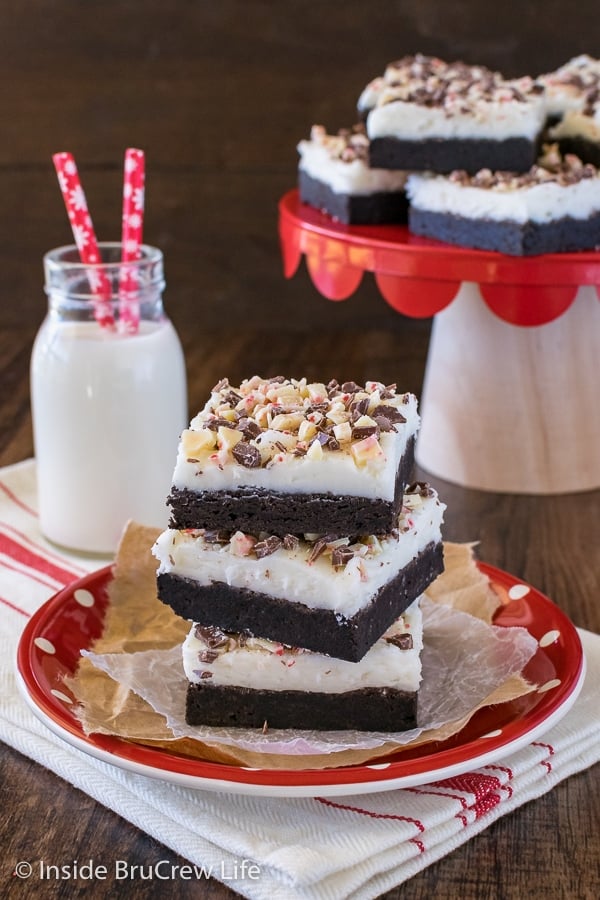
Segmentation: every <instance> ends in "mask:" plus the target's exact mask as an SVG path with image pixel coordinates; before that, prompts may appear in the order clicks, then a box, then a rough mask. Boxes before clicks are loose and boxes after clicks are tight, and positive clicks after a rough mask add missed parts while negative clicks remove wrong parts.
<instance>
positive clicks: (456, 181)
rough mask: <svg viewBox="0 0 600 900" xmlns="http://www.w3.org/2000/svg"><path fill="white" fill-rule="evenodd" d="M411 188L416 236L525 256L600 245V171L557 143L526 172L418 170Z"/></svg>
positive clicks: (411, 181) (410, 226) (413, 228)
mask: <svg viewBox="0 0 600 900" xmlns="http://www.w3.org/2000/svg"><path fill="white" fill-rule="evenodd" d="M407 190H408V193H409V196H410V202H411V208H410V214H409V228H410V230H411V231H412V232H413V233H415V234H420V235H424V236H427V237H432V238H437V239H438V240H442V241H446V242H448V243H452V244H460V245H462V246H466V247H475V248H478V249H485V250H496V251H499V252H501V253H508V254H512V255H520V256H525V255H533V254H538V253H560V252H567V251H576V250H585V249H593V248H594V247H596V246H598V245H600V173H599V172H598V170H597V169H596V168H595V167H594V166H593V165H591V164H589V163H588V164H583V163H582V162H581V160H580V159H579V158H578V157H575V156H573V155H572V154H567V155H566V156H564V157H562V156H561V155H560V154H559V153H558V150H557V148H556V146H551V147H547V148H546V151H545V154H544V156H542V157H541V158H540V161H539V164H537V165H535V166H534V167H532V169H531V170H530V171H529V172H528V173H526V174H524V175H515V174H514V173H512V172H491V171H490V170H489V169H484V170H482V171H480V172H478V173H477V174H476V175H475V176H469V175H468V174H467V173H466V172H464V171H459V172H453V173H452V174H451V175H450V176H449V177H447V178H444V177H442V176H439V175H438V176H433V175H421V174H419V175H411V176H410V178H409V182H408V186H407Z"/></svg>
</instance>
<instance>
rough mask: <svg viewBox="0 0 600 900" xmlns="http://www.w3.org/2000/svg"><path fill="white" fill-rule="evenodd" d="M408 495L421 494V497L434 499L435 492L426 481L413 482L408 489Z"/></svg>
mask: <svg viewBox="0 0 600 900" xmlns="http://www.w3.org/2000/svg"><path fill="white" fill-rule="evenodd" d="M406 493H407V494H419V496H420V497H433V495H434V490H433V488H432V487H431V485H430V484H428V483H427V482H426V481H413V483H412V484H409V485H408V487H407V488H406Z"/></svg>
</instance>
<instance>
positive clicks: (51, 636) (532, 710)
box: [17, 563, 585, 797]
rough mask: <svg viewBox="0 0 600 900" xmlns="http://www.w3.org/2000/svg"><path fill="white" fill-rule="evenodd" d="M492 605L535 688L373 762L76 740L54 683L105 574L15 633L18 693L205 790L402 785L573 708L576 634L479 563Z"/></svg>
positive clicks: (139, 762) (274, 791)
mask: <svg viewBox="0 0 600 900" xmlns="http://www.w3.org/2000/svg"><path fill="white" fill-rule="evenodd" d="M480 568H481V570H482V571H483V572H484V573H485V574H486V575H488V576H489V578H490V579H491V583H492V587H493V588H494V590H495V591H496V592H497V593H498V595H499V598H500V600H501V605H500V607H499V609H498V611H497V613H496V616H495V624H496V625H499V626H500V627H511V626H517V625H518V626H522V627H524V628H526V629H527V630H528V631H529V633H530V634H531V635H532V636H533V637H534V638H536V640H537V641H538V649H537V651H536V653H535V654H534V656H533V657H532V659H531V660H530V661H529V663H528V664H527V667H526V669H525V672H524V674H525V676H526V677H527V678H528V679H529V680H530V681H532V682H533V683H535V684H536V685H538V687H537V690H536V691H534V692H532V693H531V694H528V695H526V696H524V697H521V698H519V699H518V700H515V701H512V702H509V703H503V704H499V705H496V706H493V707H487V708H485V709H482V710H480V711H479V712H477V713H476V714H475V715H474V716H473V718H472V719H471V720H470V721H469V723H468V724H467V725H466V726H465V728H463V729H462V731H460V732H459V733H458V734H457V735H454V737H452V738H450V739H449V740H447V741H444V742H438V743H431V744H426V745H423V746H421V747H415V748H414V749H412V750H404V751H402V752H400V753H397V754H394V755H392V756H388V757H386V758H385V760H381V761H379V762H375V763H373V764H362V765H355V766H340V767H337V768H331V769H302V770H300V771H294V770H286V769H250V768H246V767H242V766H232V765H224V764H220V763H213V762H207V761H204V760H199V759H192V758H190V757H185V756H181V755H178V754H175V753H169V752H168V751H167V750H163V749H157V748H155V747H149V746H143V745H139V744H132V743H129V742H128V741H126V740H123V739H121V738H117V737H112V736H107V735H100V734H92V735H85V734H84V732H83V730H82V728H81V725H80V724H79V722H78V720H77V718H76V716H75V715H74V712H73V697H72V696H71V695H70V693H69V691H68V689H67V688H66V687H65V685H64V684H63V677H64V676H65V675H70V674H72V673H73V672H74V671H75V669H76V666H77V663H78V660H79V658H80V651H81V650H82V649H88V648H90V646H91V645H92V643H93V641H94V640H95V639H96V638H97V637H99V636H100V634H101V632H102V627H103V620H104V614H105V611H106V607H107V605H108V595H107V587H108V584H109V582H110V579H111V578H112V570H111V567H110V566H108V567H106V568H103V569H100V570H99V571H97V572H93V573H92V574H90V575H87V576H86V577H84V578H82V579H81V580H79V581H76V582H74V583H72V584H70V585H69V586H67V587H66V588H64V589H63V590H62V591H60V592H59V593H58V594H56V595H55V596H54V597H52V598H51V599H50V600H49V601H48V602H47V603H45V604H44V606H42V607H41V608H40V609H39V610H38V611H37V613H35V615H34V616H33V617H32V618H31V619H30V621H29V622H28V624H27V626H26V627H25V631H24V632H23V635H22V638H21V641H20V644H19V648H18V655H17V670H18V676H19V686H20V688H21V691H22V693H23V696H24V697H25V699H26V701H27V703H28V704H29V706H30V708H31V709H32V711H33V712H34V714H35V715H36V716H37V717H38V718H39V719H40V720H41V721H42V722H43V723H44V724H45V725H46V726H47V727H48V728H49V729H50V730H51V731H53V732H54V733H55V734H57V735H58V736H59V737H61V738H62V739H63V740H65V741H67V742H68V743H69V744H71V745H73V746H74V747H76V748H78V749H79V750H82V751H84V752H85V753H87V754H89V755H91V756H93V757H96V758H97V759H100V760H103V761H105V762H108V763H111V764H113V765H115V766H119V767H121V768H124V769H127V770H129V771H133V772H135V773H137V774H142V775H147V776H150V777H153V778H159V779H163V780H165V781H169V782H172V783H175V784H180V785H184V786H187V787H192V788H199V789H205V790H217V791H230V792H232V793H244V794H254V795H262V796H280V797H300V796H343V795H345V794H359V793H372V792H376V791H383V790H390V789H393V788H401V787H411V786H415V785H420V784H426V783H428V782H431V781H437V780H440V779H442V778H449V777H452V776H455V775H459V774H462V773H464V772H467V771H470V770H472V769H475V768H478V767H480V766H483V765H486V764H488V763H492V762H497V761H498V760H500V759H502V758H504V757H506V756H507V755H508V754H510V753H513V752H515V751H516V750H518V749H520V748H522V747H524V746H526V745H527V744H529V743H530V742H531V741H533V740H535V739H536V738H538V737H540V736H541V735H542V734H544V733H545V732H546V731H548V729H550V728H551V727H552V726H553V725H554V724H556V722H558V720H559V719H560V718H562V716H563V715H565V713H566V712H568V710H569V709H570V708H571V706H572V705H573V703H574V702H575V700H576V698H577V696H578V694H579V691H580V690H581V686H582V684H583V678H584V672H585V661H584V656H583V650H582V647H581V641H580V639H579V635H578V633H577V630H576V628H575V627H574V625H573V624H572V622H571V621H570V620H569V619H568V618H567V616H566V615H565V614H564V613H563V612H562V611H561V610H560V609H559V608H558V607H557V606H556V605H555V604H554V603H552V602H551V601H550V600H549V599H548V598H547V597H545V596H544V595H543V594H541V593H540V592H539V591H537V590H536V589H535V588H534V587H532V586H531V585H528V584H525V583H523V582H520V581H518V580H517V579H516V578H514V577H513V576H512V575H509V574H507V573H506V572H502V571H501V570H499V569H496V568H493V567H492V566H489V565H485V564H483V563H481V564H480Z"/></svg>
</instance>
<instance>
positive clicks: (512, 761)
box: [0, 460, 600, 900]
mask: <svg viewBox="0 0 600 900" xmlns="http://www.w3.org/2000/svg"><path fill="white" fill-rule="evenodd" d="M97 567H98V562H97V561H93V560H86V559H82V558H80V557H75V556H72V555H69V554H62V553H58V552H57V550H56V549H55V548H53V547H52V546H51V545H49V544H48V543H46V542H45V541H44V539H43V538H42V536H41V534H40V531H39V525H38V517H37V511H36V486H35V463H34V462H33V460H27V461H25V462H23V463H19V464H17V465H14V466H9V467H6V468H4V469H2V470H0V623H1V624H0V739H1V740H2V741H4V742H5V743H7V744H9V745H11V746H12V747H14V748H15V749H16V750H18V751H20V752H21V753H23V754H25V755H26V756H29V757H31V758H32V759H34V760H36V761H37V762H39V763H40V764H41V765H43V766H45V767H47V768H48V769H51V770H52V771H53V772H55V773H57V774H58V775H59V776H61V777H62V778H64V779H65V780H66V781H68V782H70V783H71V784H73V785H75V786H76V787H78V788H79V789H81V790H83V791H85V792H86V793H87V794H89V795H90V796H92V797H94V798H95V799H96V800H97V801H98V802H100V803H102V804H103V805H104V806H107V807H109V808H110V809H112V810H114V811H115V812H117V813H118V814H119V815H121V816H122V817H123V818H125V819H127V820H128V821H130V822H132V823H133V824H134V825H136V826H137V827H138V828H140V829H142V830H143V831H145V832H147V833H148V834H150V835H151V836H152V837H153V838H155V839H156V840H158V841H160V842H162V843H163V844H165V845H167V846H168V847H170V848H171V849H172V850H173V851H175V852H177V853H179V854H180V855H181V856H182V857H184V858H185V859H187V860H189V861H190V865H191V866H192V867H194V866H195V867H196V868H195V869H194V868H192V869H191V873H192V874H191V877H192V878H198V879H204V878H206V877H207V876H208V875H212V876H213V877H215V878H217V879H219V880H221V881H223V882H225V883H226V884H227V885H228V886H229V887H231V888H232V889H234V890H235V891H237V892H238V893H240V894H242V895H243V896H246V897H250V898H257V900H263V898H264V900H267V898H268V900H279V898H281V900H289V898H294V897H297V898H306V900H309V898H310V900H312V898H314V900H328V898H331V900H341V898H356V900H359V898H361V900H365V898H373V897H377V896H379V895H380V894H382V893H383V892H385V891H386V890H390V889H391V888H393V887H395V886H396V885H399V884H401V883H402V882H404V881H406V880H407V879H409V878H411V877H412V876H413V875H415V874H416V873H417V872H419V871H421V870H422V869H424V868H425V867H426V866H428V865H429V864H431V863H433V862H435V861H436V860H438V859H440V858H441V857H442V856H444V855H445V854H447V853H449V852H451V851H452V850H453V849H455V848H456V847H458V846H460V845H461V844H463V843H464V842H465V841H467V840H469V839H470V838H471V837H473V836H474V835H476V834H477V833H478V832H480V831H482V830H483V829H484V828H486V827H487V826H488V825H490V824H491V823H492V822H494V821H495V820H496V819H497V818H499V817H500V816H502V815H504V814H505V813H508V812H510V811H511V810H513V809H515V808H516V807H518V806H521V805H522V804H523V803H526V802H527V801H529V800H532V799H534V798H535V797H539V796H540V795H541V794H544V793H545V792H546V791H548V790H550V789H551V788H552V787H554V785H556V784H557V783H558V782H559V781H562V780H563V779H564V778H567V777H568V776H569V775H572V774H573V773H575V772H579V771H581V770H582V769H585V768H587V767H589V766H591V765H593V764H594V763H596V762H597V761H598V760H599V759H600V706H599V704H598V701H597V694H596V690H595V686H596V685H597V684H598V683H599V682H600V636H598V635H594V634H590V633H589V632H586V631H581V632H580V634H581V638H582V641H583V645H584V649H585V654H586V659H587V676H586V680H585V684H584V687H583V690H582V692H581V694H580V696H579V698H578V700H577V701H576V703H575V705H574V706H573V708H572V709H571V710H570V711H569V712H568V713H567V715H566V716H565V717H564V718H563V719H562V720H561V721H560V722H559V723H558V724H557V725H555V726H554V727H553V728H552V729H551V730H550V731H548V732H547V733H545V734H544V735H543V737H542V738H540V739H539V740H536V741H534V742H532V743H530V744H529V745H527V746H525V747H523V748H522V749H521V750H519V751H518V752H515V753H513V754H512V755H510V756H508V757H503V758H502V759H501V760H499V761H498V763H497V764H495V765H494V764H491V765H486V766H483V767H482V768H479V769H476V770H474V771H472V772H468V773H465V774H462V775H459V776H456V777H453V778H448V779H444V780H443V781H438V782H434V783H432V784H427V785H423V786H421V787H411V788H403V789H399V790H392V791H386V792H382V793H375V794H362V795H356V796H344V797H339V798H324V797H321V798H319V797H316V798H299V799H279V798H276V799H275V798H268V797H256V796H242V795H237V794H227V793H225V792H211V791H202V790H192V789H188V788H184V787H179V786H176V785H172V784H167V783H164V782H161V781H158V780H155V779H150V778H146V777H145V776H142V775H136V774H133V773H131V772H127V771H124V770H123V769H120V768H117V767H116V766H112V765H109V764H107V763H103V762H100V761H99V760H96V759H94V758H92V757H90V756H87V755H86V754H84V753H82V752H80V751H78V750H76V749H74V748H72V747H71V746H69V745H68V744H66V743H64V742H63V741H62V740H61V739H60V738H58V737H56V736H55V735H54V734H53V733H52V732H50V731H49V730H48V729H46V727H45V726H44V725H43V724H41V723H40V722H39V721H38V719H37V718H36V717H35V716H34V715H33V713H32V712H31V711H30V710H29V708H28V706H27V705H26V703H25V702H24V701H23V699H22V698H21V696H20V694H19V692H18V688H17V683H16V677H15V669H14V658H15V653H16V648H17V644H18V641H19V636H20V634H21V632H22V630H23V627H24V625H25V623H26V622H27V619H28V618H29V617H30V616H31V615H32V613H34V612H35V610H36V609H38V607H39V606H40V605H41V604H42V603H43V602H44V601H45V600H46V599H48V597H50V596H51V595H52V594H53V593H54V592H56V591H57V590H59V589H60V588H61V587H63V586H64V585H65V584H68V583H69V582H70V581H72V580H74V579H77V578H78V577H80V576H81V575H82V574H84V573H85V572H86V571H89V570H92V569H94V568H97ZM115 856H116V857H118V851H115ZM15 862H16V860H15ZM99 862H101V863H103V864H107V863H108V864H109V865H116V864H117V861H116V860H115V861H112V860H111V861H107V860H101V861H99ZM127 863H128V864H131V865H133V864H135V863H136V860H129V861H123V865H126V864H127ZM153 864H154V865H156V866H158V867H159V868H158V871H159V873H162V874H164V869H163V868H161V858H160V849H159V848H158V849H157V850H156V860H154V862H153ZM123 871H125V870H123ZM185 874H186V877H187V876H188V875H189V873H187V872H186V873H185ZM175 878H177V875H176V874H175Z"/></svg>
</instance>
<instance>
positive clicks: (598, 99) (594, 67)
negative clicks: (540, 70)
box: [539, 53, 600, 116]
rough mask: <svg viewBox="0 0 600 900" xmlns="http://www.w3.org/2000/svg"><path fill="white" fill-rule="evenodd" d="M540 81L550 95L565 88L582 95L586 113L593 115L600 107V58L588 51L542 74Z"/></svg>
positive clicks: (583, 108)
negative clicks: (552, 70)
mask: <svg viewBox="0 0 600 900" xmlns="http://www.w3.org/2000/svg"><path fill="white" fill-rule="evenodd" d="M539 81H540V82H541V83H542V84H543V85H544V86H545V88H546V91H547V93H548V94H549V95H550V96H552V95H556V94H561V93H564V91H565V90H567V91H568V92H569V93H570V94H572V95H576V96H581V98H582V100H583V107H582V112H583V114H584V115H587V116H593V115H594V113H595V112H596V110H597V109H598V108H599V107H600V60H598V59H594V58H593V57H591V56H589V55H588V54H586V53H582V54H581V55H580V56H576V57H574V58H573V59H570V60H569V61H568V62H566V63H565V64H564V65H563V66H560V68H558V69H556V70H555V71H554V72H548V73H547V74H545V75H540V77H539Z"/></svg>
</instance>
